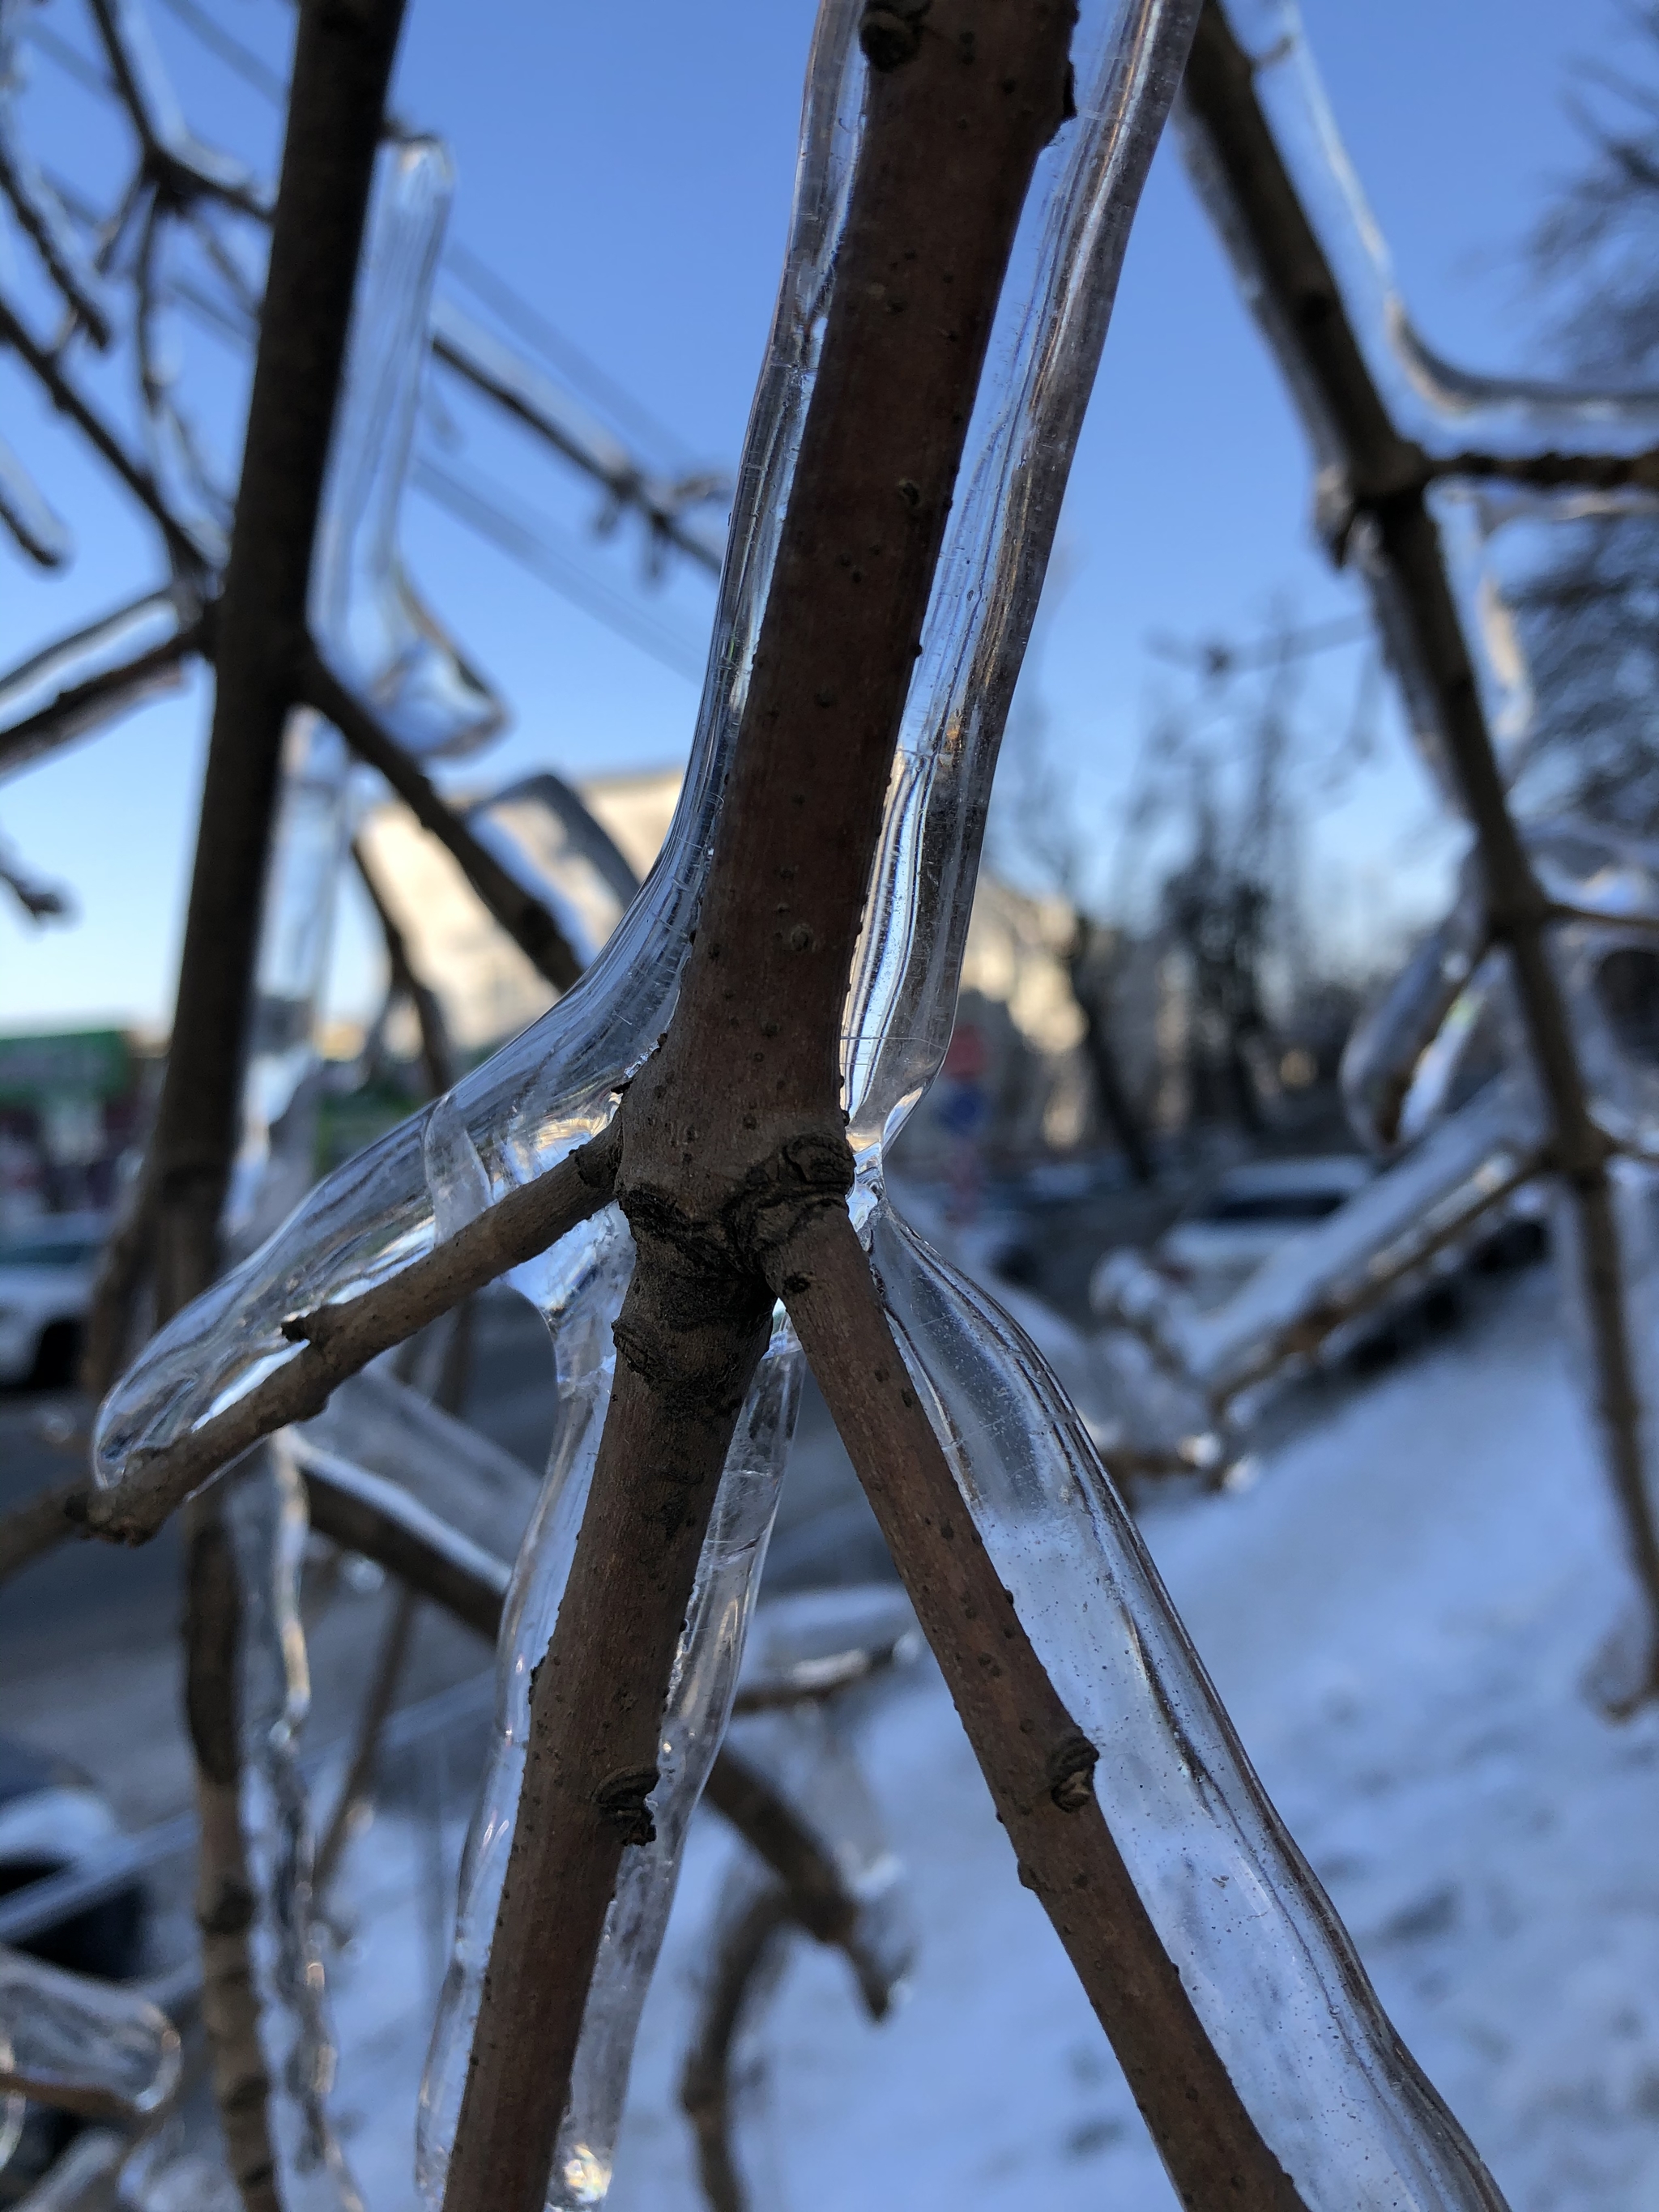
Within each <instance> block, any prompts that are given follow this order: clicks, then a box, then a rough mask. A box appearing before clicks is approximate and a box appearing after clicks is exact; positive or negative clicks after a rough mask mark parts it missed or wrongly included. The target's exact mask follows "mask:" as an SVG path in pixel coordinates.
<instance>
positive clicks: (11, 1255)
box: [0, 1237, 98, 1267]
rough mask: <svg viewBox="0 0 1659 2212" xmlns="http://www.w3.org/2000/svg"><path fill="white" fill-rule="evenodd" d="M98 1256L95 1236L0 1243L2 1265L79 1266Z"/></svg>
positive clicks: (0, 1265)
mask: <svg viewBox="0 0 1659 2212" xmlns="http://www.w3.org/2000/svg"><path fill="white" fill-rule="evenodd" d="M97 1256H98V1242H97V1239H96V1238H95V1237H82V1238H80V1239H78V1240H77V1241H76V1242H75V1243H70V1242H69V1241H68V1240H67V1239H64V1240H63V1241H62V1242H57V1243H40V1244H0V1267H82V1266H83V1265H84V1264H85V1262H86V1261H88V1260H95V1259H96V1258H97Z"/></svg>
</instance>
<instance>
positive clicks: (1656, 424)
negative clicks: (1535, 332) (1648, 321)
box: [1222, 0, 1659, 501]
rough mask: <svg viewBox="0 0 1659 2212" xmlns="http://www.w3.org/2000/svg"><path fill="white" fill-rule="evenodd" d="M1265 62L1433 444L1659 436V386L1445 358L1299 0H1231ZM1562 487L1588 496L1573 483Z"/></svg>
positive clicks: (1352, 287) (1407, 413) (1330, 252)
mask: <svg viewBox="0 0 1659 2212" xmlns="http://www.w3.org/2000/svg"><path fill="white" fill-rule="evenodd" d="M1222 4H1223V6H1224V9H1225V14H1226V16H1227V19H1228V21H1229V22H1230V23H1231V26H1232V28H1233V33H1234V35H1235V36H1236V37H1237V40H1238V41H1239V43H1240V45H1241V46H1243V48H1244V49H1245V51H1246V52H1247V53H1248V54H1249V56H1250V58H1251V60H1252V61H1253V63H1254V64H1255V68H1254V72H1253V75H1254V82H1255V92H1256V96H1257V98H1258V99H1259V100H1260V101H1261V106H1262V108H1263V110H1264V112H1265V113H1266V115H1267V120H1268V123H1269V125H1271V127H1272V130H1273V138H1274V141H1275V143H1276V144H1277V145H1278V148H1279V153H1280V155H1281V156H1282V157H1283V159H1284V161H1285V165H1286V167H1287V168H1288V169H1289V171H1290V173H1291V179H1292V181H1293V182H1294V184H1295V185H1296V190H1297V197H1298V198H1299V199H1300V200H1301V202H1302V204H1303V206H1304V209H1305V210H1307V212H1308V214H1309V216H1310V217H1311V219H1312V221H1313V224H1314V228H1315V229H1316V232H1317V234H1318V236H1319V240H1320V243H1321V245H1322V246H1323V248H1324V251H1325V253H1326V256H1327V258H1328V260H1329V261H1330V264H1331V266H1332V269H1333V270H1334V274H1335V276H1336V278H1337V282H1338V283H1339V284H1340V288H1341V292H1342V300H1343V304H1344V306H1345V307H1346V310H1347V312H1348V315H1349V317H1350V319H1351V320H1352V324H1353V325H1354V329H1355V332H1356V335H1357V336H1358V339H1359V342H1360V344H1361V346H1362V348H1363V349H1364V355H1365V359H1366V365H1367V367H1368V368H1370V373H1371V374H1372V376H1373V378H1374V379H1375V380H1376V383H1377V385H1378V386H1379V388H1380V389H1381V390H1382V392H1383V395H1384V397H1385V398H1386V399H1387V401H1388V404H1389V413H1390V414H1391V415H1392V416H1393V418H1394V420H1395V423H1396V425H1397V426H1398V427H1399V428H1400V429H1401V431H1402V432H1403V433H1404V434H1405V435H1407V437H1412V438H1415V439H1417V440H1418V441H1419V442H1420V443H1421V444H1422V445H1424V446H1425V447H1426V448H1427V449H1428V450H1429V452H1430V453H1432V454H1434V455H1436V456H1437V457H1442V458H1446V459H1454V458H1456V457H1458V456H1461V455H1463V454H1465V453H1475V454H1486V455H1492V456H1495V457H1504V458H1514V459H1526V458H1529V457H1531V456H1533V455H1535V454H1539V453H1559V454H1571V453H1596V454H1634V453H1642V452H1644V451H1645V450H1647V449H1648V448H1650V447H1656V446H1659V392H1652V391H1645V392H1644V391H1629V390H1626V391H1618V390H1611V391H1609V390H1592V389H1589V388H1581V387H1578V386H1569V385H1562V384H1556V383H1550V382H1547V381H1542V380H1537V379H1534V378H1528V377H1504V376H1486V375H1480V374H1472V373H1470V372H1469V371H1468V370H1465V369H1462V368H1456V367H1455V366H1453V364H1451V363H1450V362H1447V361H1445V360H1443V358H1442V357H1441V356H1439V355H1438V354H1437V353H1436V352H1435V351H1434V349H1432V348H1431V346H1430V345H1429V343H1427V341H1426V340H1425V338H1424V337H1422V336H1421V335H1420V334H1419V331H1417V329H1416V327H1415V325H1413V322H1412V319H1411V317H1410V315H1409V313H1407V308H1406V305H1405V302H1404V301H1402V299H1401V296H1400V293H1399V290H1398V289H1397V287H1396V285H1395V277H1394V270H1393V267H1392V264H1391V263H1390V261H1389V252H1388V247H1387V245H1386V243H1385V241H1384V240H1383V234H1382V232H1381V231H1380V229H1379V228H1378V226H1377V223H1376V217H1375V216H1373V214H1372V213H1371V210H1370V206H1369V205H1368V204H1367V202H1366V200H1365V197H1364V190H1363V188H1362V186H1361V185H1360V182H1359V179H1358V176H1357V175H1356V174H1355V173H1354V170H1353V167H1352V164H1351V162H1350V161H1349V160H1348V156H1347V153H1346V149H1345V148H1344V146H1343V144H1342V142H1341V138H1340V134H1339V132H1338V130H1337V126H1336V119H1335V118H1334V115H1333V113H1332V112H1331V107H1330V104H1329V101H1328V99H1327V97H1326V94H1325V88H1324V86H1323V84H1322V82H1321V81H1320V77H1319V73H1318V70H1317V68H1316V65H1315V63H1314V60H1313V57H1312V55H1311V53H1310V51H1309V47H1308V42H1307V39H1306V37H1305V34H1304V30H1303V25H1302V14H1301V9H1300V8H1299V7H1298V6H1297V4H1296V0H1222ZM1561 496H1562V497H1563V498H1564V499H1565V500H1567V501H1575V500H1577V499H1578V498H1580V497H1581V496H1582V490H1581V489H1580V488H1578V487H1569V488H1567V489H1565V491H1564V492H1563V493H1562V494H1561Z"/></svg>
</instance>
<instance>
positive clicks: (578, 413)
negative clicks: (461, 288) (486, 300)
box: [432, 300, 720, 576]
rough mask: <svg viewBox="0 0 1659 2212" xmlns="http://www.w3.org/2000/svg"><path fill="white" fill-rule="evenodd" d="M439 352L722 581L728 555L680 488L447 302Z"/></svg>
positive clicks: (617, 504)
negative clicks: (684, 509) (700, 529)
mask: <svg viewBox="0 0 1659 2212" xmlns="http://www.w3.org/2000/svg"><path fill="white" fill-rule="evenodd" d="M432 352H433V357H434V358H435V360H437V361H441V362H442V363H443V364H444V366H445V368H450V369H453V371H454V372H455V374H457V375H458V376H460V377H463V378H465V380H466V382H467V383H469V384H470V385H471V386H472V387H473V388H474V390H475V391H477V392H483V395H484V397H485V398H488V399H491V400H493V401H494V402H495V404H496V406H498V407H500V408H501V409H502V410H503V411H504V412H505V413H507V414H508V415H510V416H512V417H513V420H514V422H520V423H522V424H523V425H524V427H525V428H526V429H527V430H531V431H533V432H534V434H535V435H537V436H538V438H542V439H544V440H545V441H546V442H547V443H548V444H549V445H550V446H551V447H552V448H553V449H554V451H555V452H556V453H559V454H560V455H562V458H563V459H566V460H568V461H569V462H571V463H572V464H573V465H574V466H575V467H577V468H579V469H580V470H581V471H582V472H583V474H584V475H586V476H590V477H592V478H593V479H594V481H595V482H596V483H599V485H601V486H602V487H603V488H604V489H605V493H606V494H607V495H608V498H609V501H610V503H611V510H612V512H613V513H614V512H615V511H616V510H617V509H620V508H623V507H633V508H635V509H636V510H637V512H638V513H639V514H640V516H641V519H642V520H643V521H644V523H645V525H646V527H647V530H648V531H649V532H650V533H651V538H652V541H653V544H657V545H671V546H672V547H673V548H674V550H675V551H676V552H677V553H684V555H685V556H686V557H687V558H688V559H689V560H692V561H695V562H696V564H697V566H698V567H699V568H706V569H708V571H709V573H710V574H713V575H716V576H717V575H719V574H720V553H719V551H718V550H717V549H716V548H715V547H714V546H712V545H710V544H709V543H708V540H707V539H706V538H701V537H699V536H698V534H697V532H696V531H695V530H688V529H687V528H686V526H685V524H684V521H683V520H681V514H680V506H681V502H680V501H678V500H677V499H676V498H675V496H674V492H675V487H674V486H673V485H671V484H668V483H663V482H661V481H660V479H659V478H657V477H653V476H652V475H651V474H650V472H649V471H647V470H646V469H644V468H643V467H641V465H640V463H639V462H638V461H637V460H635V458H634V456H633V454H632V453H629V450H628V448H627V447H626V446H624V445H623V442H622V441H621V440H620V439H619V438H616V437H613V436H612V435H611V433H610V432H609V431H607V430H605V429H603V428H601V427H600V426H599V423H597V422H593V421H592V419H591V418H590V417H589V416H587V415H586V412H585V411H584V410H579V409H577V408H575V407H574V406H573V404H571V402H570V401H569V399H568V398H566V396H565V395H564V393H563V392H561V391H560V389H559V387H558V386H557V385H556V384H555V383H554V382H553V380H552V379H551V378H550V377H549V376H547V375H545V374H543V372H542V371H541V370H540V369H538V368H536V367H535V366H534V365H533V364H532V363H531V362H526V361H525V360H524V359H523V358H522V357H521V356H520V355H518V354H516V353H515V352H513V349H512V348H511V347H509V346H505V345H503V344H502V343H501V341H500V339H499V338H497V337H495V336H494V335H493V334H492V333H491V332H490V331H486V330H484V329H483V328H482V327H481V325H478V324H477V323H475V322H474V321H473V319H472V318H471V316H470V315H466V314H463V313H461V311H460V309H459V308H458V307H454V306H453V304H452V303H451V302H450V301H447V300H441V301H437V302H436V304H435V307H434V310H433V322H432Z"/></svg>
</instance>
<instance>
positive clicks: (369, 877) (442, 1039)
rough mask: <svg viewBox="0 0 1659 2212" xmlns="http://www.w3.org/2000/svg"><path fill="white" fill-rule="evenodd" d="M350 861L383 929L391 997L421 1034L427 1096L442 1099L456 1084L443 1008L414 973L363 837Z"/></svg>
mask: <svg viewBox="0 0 1659 2212" xmlns="http://www.w3.org/2000/svg"><path fill="white" fill-rule="evenodd" d="M351 858H352V860H353V862H354V864H355V865H356V870H357V874H358V877H359V878H360V879H361V881H362V886H363V889H364V890H366V891H367V892H368V902H369V904H370V905H371V906H372V907H373V908H374V913H375V917H376V919H377V920H378V921H379V922H380V935H381V937H382V939H384V940H385V944H386V965H387V967H388V968H389V969H390V970H391V977H390V981H391V986H392V994H393V995H396V994H402V996H403V997H404V998H405V999H407V1000H408V1001H409V1003H410V1006H412V1007H413V1008H414V1010H415V1020H416V1025H417V1026H418V1028H419V1030H420V1033H421V1059H422V1063H423V1073H425V1076H426V1085H427V1091H428V1095H429V1096H430V1097H434V1098H438V1097H442V1095H443V1093H444V1092H445V1091H447V1090H448V1088H449V1086H450V1085H451V1084H452V1083H453V1082H454V1080H455V1055H454V1054H453V1051H452V1050H451V1048H450V1042H449V1031H448V1028H447V1024H446V1023H445V1021H444V1016H443V1008H442V1007H441V1006H440V1005H439V1004H438V996H437V994H436V992H435V991H434V990H433V988H432V987H431V985H430V984H429V983H427V982H424V981H422V978H421V977H420V976H419V975H416V972H415V968H414V963H412V962H411V960H410V957H409V946H408V944H407V942H406V941H405V939H404V933H403V931H402V930H401V929H399V928H398V924H397V922H396V921H395V920H394V918H393V916H392V909H391V908H390V907H389V906H388V905H387V904H386V895H385V893H384V892H383V891H382V890H381V889H380V884H378V883H377V882H376V880H375V877H374V869H373V867H372V866H370V865H369V860H368V854H366V853H365V852H364V850H363V841H362V838H361V837H354V838H353V839H352V841H351Z"/></svg>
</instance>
